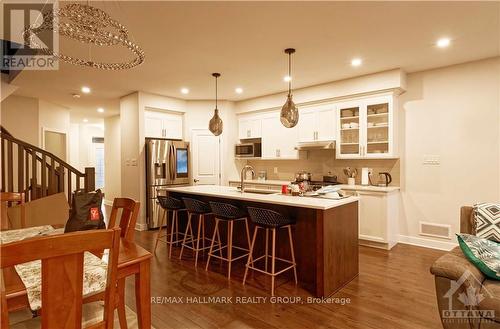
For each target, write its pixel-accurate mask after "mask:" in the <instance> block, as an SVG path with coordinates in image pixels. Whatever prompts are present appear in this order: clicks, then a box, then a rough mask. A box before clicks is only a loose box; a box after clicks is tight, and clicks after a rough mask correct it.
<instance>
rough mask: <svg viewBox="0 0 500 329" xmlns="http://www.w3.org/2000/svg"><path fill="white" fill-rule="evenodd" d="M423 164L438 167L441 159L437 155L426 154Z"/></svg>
mask: <svg viewBox="0 0 500 329" xmlns="http://www.w3.org/2000/svg"><path fill="white" fill-rule="evenodd" d="M423 164H424V165H429V166H439V165H440V164H441V159H440V157H439V155H433V154H427V155H424V161H423Z"/></svg>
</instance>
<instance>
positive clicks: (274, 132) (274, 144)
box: [262, 115, 281, 159]
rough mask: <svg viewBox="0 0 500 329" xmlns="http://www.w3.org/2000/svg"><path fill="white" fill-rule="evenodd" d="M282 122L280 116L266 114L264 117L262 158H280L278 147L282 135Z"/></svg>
mask: <svg viewBox="0 0 500 329" xmlns="http://www.w3.org/2000/svg"><path fill="white" fill-rule="evenodd" d="M280 126H281V122H280V121H279V117H278V116H277V115H276V116H274V115H273V116H266V117H265V118H263V119H262V158H263V159H276V158H279V152H278V149H279V148H280V141H281V137H280V136H279V131H280V130H281V129H280Z"/></svg>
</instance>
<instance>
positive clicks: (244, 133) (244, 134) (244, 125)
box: [238, 118, 252, 139]
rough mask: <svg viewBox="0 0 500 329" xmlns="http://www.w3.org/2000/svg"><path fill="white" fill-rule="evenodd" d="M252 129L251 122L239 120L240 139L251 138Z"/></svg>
mask: <svg viewBox="0 0 500 329" xmlns="http://www.w3.org/2000/svg"><path fill="white" fill-rule="evenodd" d="M251 135H252V128H251V127H250V120H249V119H248V118H239V119H238V138H239V139H245V138H251Z"/></svg>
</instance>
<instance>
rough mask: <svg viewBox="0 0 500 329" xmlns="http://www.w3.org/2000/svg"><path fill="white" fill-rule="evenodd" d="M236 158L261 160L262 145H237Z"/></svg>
mask: <svg viewBox="0 0 500 329" xmlns="http://www.w3.org/2000/svg"><path fill="white" fill-rule="evenodd" d="M234 156H235V157H236V158H260V157H261V156H262V144H261V143H244V144H236V146H235V151H234Z"/></svg>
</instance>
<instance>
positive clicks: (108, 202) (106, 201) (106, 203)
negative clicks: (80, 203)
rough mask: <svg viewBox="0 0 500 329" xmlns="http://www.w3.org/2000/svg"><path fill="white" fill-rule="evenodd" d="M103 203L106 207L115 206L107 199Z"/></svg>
mask: <svg viewBox="0 0 500 329" xmlns="http://www.w3.org/2000/svg"><path fill="white" fill-rule="evenodd" d="M103 203H104V205H106V206H110V207H111V206H113V201H110V200H106V199H104V201H103Z"/></svg>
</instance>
